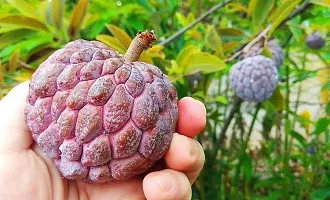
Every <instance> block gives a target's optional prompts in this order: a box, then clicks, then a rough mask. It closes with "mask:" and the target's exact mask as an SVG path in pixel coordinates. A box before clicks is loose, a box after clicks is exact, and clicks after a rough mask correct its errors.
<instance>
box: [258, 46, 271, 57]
mask: <svg viewBox="0 0 330 200" xmlns="http://www.w3.org/2000/svg"><path fill="white" fill-rule="evenodd" d="M261 55H264V56H266V57H267V58H272V52H271V51H270V50H269V48H268V46H267V42H265V43H264V47H263V48H262V51H261Z"/></svg>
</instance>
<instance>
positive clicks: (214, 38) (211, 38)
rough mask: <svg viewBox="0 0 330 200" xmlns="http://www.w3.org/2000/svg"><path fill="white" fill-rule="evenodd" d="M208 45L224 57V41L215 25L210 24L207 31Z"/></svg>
mask: <svg viewBox="0 0 330 200" xmlns="http://www.w3.org/2000/svg"><path fill="white" fill-rule="evenodd" d="M205 40H206V45H207V46H208V47H209V48H211V49H212V50H214V51H216V52H218V53H219V55H221V57H223V56H224V55H223V48H222V41H221V39H220V37H219V35H218V34H217V32H216V30H215V28H214V26H209V27H208V29H207V31H206V36H205Z"/></svg>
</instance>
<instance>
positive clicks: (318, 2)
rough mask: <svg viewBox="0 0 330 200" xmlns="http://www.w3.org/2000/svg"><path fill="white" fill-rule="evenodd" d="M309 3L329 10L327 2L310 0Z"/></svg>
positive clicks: (325, 0)
mask: <svg viewBox="0 0 330 200" xmlns="http://www.w3.org/2000/svg"><path fill="white" fill-rule="evenodd" d="M310 3H313V4H316V5H320V6H325V7H328V8H330V1H329V0H311V1H310Z"/></svg>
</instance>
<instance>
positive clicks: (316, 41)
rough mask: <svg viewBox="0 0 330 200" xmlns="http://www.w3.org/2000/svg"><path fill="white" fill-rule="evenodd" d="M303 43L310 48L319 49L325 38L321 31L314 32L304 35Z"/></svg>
mask: <svg viewBox="0 0 330 200" xmlns="http://www.w3.org/2000/svg"><path fill="white" fill-rule="evenodd" d="M305 43H306V45H307V46H308V47H309V48H311V49H321V48H322V47H323V46H324V45H325V40H324V38H323V37H322V35H321V33H319V32H314V33H312V34H310V35H308V36H307V37H306V40H305Z"/></svg>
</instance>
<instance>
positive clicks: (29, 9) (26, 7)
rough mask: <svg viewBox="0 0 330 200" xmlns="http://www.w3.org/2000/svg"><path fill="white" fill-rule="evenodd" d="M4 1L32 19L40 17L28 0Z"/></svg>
mask: <svg viewBox="0 0 330 200" xmlns="http://www.w3.org/2000/svg"><path fill="white" fill-rule="evenodd" d="M6 1H7V2H8V3H10V4H11V5H12V6H13V7H14V8H16V9H17V10H18V11H19V12H20V13H22V14H23V15H25V16H28V17H31V18H34V19H40V17H39V16H38V12H37V9H36V8H35V7H34V6H33V5H32V4H31V3H29V2H28V1H26V0H6Z"/></svg>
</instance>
